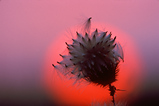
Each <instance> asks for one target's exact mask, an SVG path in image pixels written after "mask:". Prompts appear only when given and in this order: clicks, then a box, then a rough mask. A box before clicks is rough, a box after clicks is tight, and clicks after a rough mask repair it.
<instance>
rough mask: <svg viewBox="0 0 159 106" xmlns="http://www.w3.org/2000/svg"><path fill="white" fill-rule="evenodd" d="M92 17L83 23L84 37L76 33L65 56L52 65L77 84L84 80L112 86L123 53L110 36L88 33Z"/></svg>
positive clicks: (96, 30) (96, 31) (95, 32)
mask: <svg viewBox="0 0 159 106" xmlns="http://www.w3.org/2000/svg"><path fill="white" fill-rule="evenodd" d="M91 19H92V18H91V17H90V18H89V19H88V20H87V21H86V23H85V26H84V30H83V31H84V33H85V34H82V33H79V32H76V36H77V37H76V39H72V44H68V43H67V42H65V43H66V46H67V49H68V55H61V54H60V56H61V57H62V59H63V60H62V61H60V62H57V63H58V65H54V64H52V65H53V67H54V68H55V69H57V70H58V71H60V72H62V73H63V74H64V75H71V76H72V75H73V76H74V78H75V79H76V80H80V79H84V80H86V81H88V82H92V83H95V84H97V85H101V86H103V87H105V86H107V85H109V84H111V83H113V82H115V81H116V80H117V79H116V76H117V74H118V72H119V69H118V64H119V62H120V61H121V60H124V57H123V50H122V47H121V45H120V44H119V43H116V42H115V40H116V36H115V37H114V38H111V35H112V33H111V32H110V33H108V32H107V31H99V30H98V28H96V29H95V30H94V31H93V32H90V31H91V30H90V29H91Z"/></svg>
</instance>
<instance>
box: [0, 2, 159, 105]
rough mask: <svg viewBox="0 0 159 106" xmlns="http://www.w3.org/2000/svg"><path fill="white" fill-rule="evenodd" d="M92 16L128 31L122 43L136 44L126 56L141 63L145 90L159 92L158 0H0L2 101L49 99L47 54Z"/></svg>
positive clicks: (151, 92)
mask: <svg viewBox="0 0 159 106" xmlns="http://www.w3.org/2000/svg"><path fill="white" fill-rule="evenodd" d="M90 16H91V17H92V22H95V23H99V24H100V23H101V24H102V25H104V26H101V28H103V29H104V28H105V27H106V28H107V27H111V28H110V29H112V33H113V30H115V31H117V32H121V34H122V33H124V34H125V35H124V37H125V36H126V38H125V39H128V40H127V41H124V40H121V41H124V42H123V43H122V44H123V45H122V46H123V48H124V47H125V48H128V49H129V51H131V50H135V51H132V52H131V53H132V55H127V56H126V57H128V58H130V59H133V57H131V56H134V54H133V52H134V53H136V54H137V55H136V54H135V56H136V57H134V59H135V60H136V61H139V63H140V65H141V67H140V68H141V69H142V70H140V76H142V77H141V78H140V82H141V83H140V85H138V88H139V90H140V92H141V96H143V95H152V96H153V95H157V94H156V93H158V94H159V92H158V89H159V83H158V81H159V67H158V65H159V61H158V60H159V56H158V54H159V47H158V45H159V41H158V40H159V0H0V104H7V103H8V102H7V101H9V102H10V103H13V104H14V103H18V101H19V102H20V103H26V102H32V103H36V104H38V103H39V104H46V103H51V102H52V98H51V99H50V95H47V93H48V92H47V90H46V89H45V87H44V84H43V82H44V83H45V80H44V79H43V77H44V75H43V74H44V73H45V71H46V70H45V69H47V68H48V69H50V64H49V66H48V67H47V65H46V63H47V60H49V59H50V60H51V58H49V57H47V56H48V55H47V54H49V53H48V52H49V51H50V53H53V52H56V50H55V49H54V47H55V48H58V47H57V46H59V45H57V40H58V39H61V38H60V37H61V36H62V34H64V33H65V32H69V28H72V27H74V26H80V25H81V24H82V23H83V22H84V21H85V19H87V18H89V17H90ZM108 25H110V26H108ZM116 29H117V30H116ZM114 33H115V32H114ZM63 36H64V35H63ZM124 37H123V39H124ZM118 38H119V39H120V36H119V35H118V37H117V39H118ZM121 38H122V36H121ZM129 41H130V42H129ZM62 43H64V42H60V41H59V42H58V44H62ZM129 43H130V45H133V47H134V48H133V49H131V48H129V47H127V45H129ZM51 47H52V50H50V48H51ZM59 47H60V46H59ZM124 50H125V51H127V50H126V49H124ZM62 51H63V50H62V48H59V52H62ZM127 53H129V52H127ZM131 53H130V54H131ZM48 58H49V59H48ZM127 60H129V59H127ZM129 61H130V60H129ZM48 63H49V62H48ZM123 64H124V63H123ZM134 64H135V63H134ZM138 65H139V64H137V66H138ZM130 66H131V65H130ZM46 67H47V68H46ZM127 67H128V66H127ZM131 67H133V66H131ZM131 67H129V68H131ZM134 67H136V66H134ZM51 68H52V67H51ZM128 71H129V70H128ZM130 71H131V72H132V71H133V70H130ZM137 76H138V75H137ZM132 79H133V78H132ZM134 79H135V78H134ZM153 97H154V96H153ZM1 100H2V101H1ZM39 101H40V102H39Z"/></svg>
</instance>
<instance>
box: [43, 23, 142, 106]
mask: <svg viewBox="0 0 159 106" xmlns="http://www.w3.org/2000/svg"><path fill="white" fill-rule="evenodd" d="M106 25H107V26H108V27H104V28H102V27H101V24H100V25H99V24H94V26H95V27H92V29H93V28H94V29H95V28H97V29H100V30H102V31H108V32H111V33H112V37H114V36H116V37H117V39H116V41H117V42H119V43H120V44H121V46H122V48H123V52H124V62H122V61H121V62H120V64H119V70H120V71H119V73H118V76H117V81H116V82H114V83H113V84H112V85H115V87H116V88H117V89H122V90H126V91H117V92H116V97H115V99H116V102H118V101H127V98H129V96H130V95H132V94H133V92H135V91H136V90H137V89H138V88H137V86H138V84H140V81H141V79H142V77H141V68H142V64H140V63H141V59H140V58H139V55H138V50H137V45H135V43H134V41H133V40H132V39H131V36H130V35H128V34H126V33H124V32H122V31H120V30H119V29H117V28H115V27H111V26H109V25H108V24H106ZM74 29H76V28H74ZM94 29H93V30H94ZM75 32H76V31H74V30H72V31H71V33H72V34H71V33H69V35H68V34H67V35H68V36H66V34H60V35H59V36H58V38H57V39H54V40H53V43H52V44H51V45H50V47H49V48H48V51H47V53H46V58H45V61H46V62H45V69H44V83H45V88H46V90H47V91H48V93H49V95H50V97H51V98H52V100H53V101H54V102H56V103H57V104H59V105H91V104H92V103H96V102H99V103H104V102H106V103H110V102H111V97H110V94H109V91H108V89H109V88H108V87H106V88H102V87H100V86H97V85H94V84H92V83H91V84H88V83H86V82H81V83H80V84H79V83H78V82H77V83H76V84H75V85H73V82H74V80H68V78H66V77H65V76H63V75H62V74H60V73H57V72H58V70H55V69H54V68H53V66H52V64H56V62H57V61H60V60H61V57H60V56H59V54H62V53H66V52H67V51H66V45H65V42H69V41H71V40H72V36H71V35H73V36H75ZM78 84H79V85H78Z"/></svg>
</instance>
